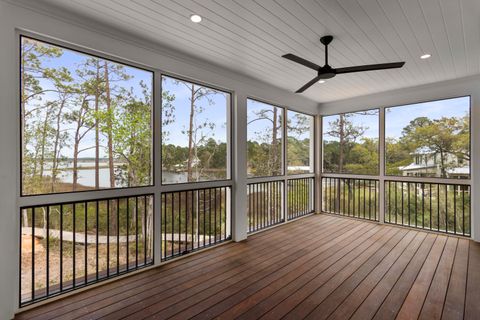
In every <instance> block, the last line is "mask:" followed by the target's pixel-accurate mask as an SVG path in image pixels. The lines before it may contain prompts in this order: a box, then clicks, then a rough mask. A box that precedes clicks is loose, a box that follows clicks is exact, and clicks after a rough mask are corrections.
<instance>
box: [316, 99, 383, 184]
mask: <svg viewBox="0 0 480 320" xmlns="http://www.w3.org/2000/svg"><path fill="white" fill-rule="evenodd" d="M382 109H384V107H373V108H368V109H360V110H354V111H349V112H340V113H332V114H324V115H321V117H320V121H321V123H320V125H321V132H320V147H321V151H322V152H321V155H320V156H321V158H320V174H321V175H322V176H327V175H332V177H333V175H336V176H338V177H340V176H345V177H360V178H362V177H379V176H381V175H382V172H381V171H382V169H381V163H380V161H381V159H382V156H381V154H380V153H381V145H382V141H381V140H382V137H381V131H382V130H381V127H382V119H381V118H382ZM372 110H378V115H377V116H378V142H377V157H378V160H377V161H378V162H377V163H378V165H377V173H376V174H364V173H362V174H360V173H350V172H329V171H325V168H324V154H325V148H324V144H323V143H324V139H323V130H324V125H323V119H324V118H325V117H330V116H339V115H341V114H348V113H357V112H368V111H372ZM384 132H385V131H384ZM383 138H384V137H383Z"/></svg>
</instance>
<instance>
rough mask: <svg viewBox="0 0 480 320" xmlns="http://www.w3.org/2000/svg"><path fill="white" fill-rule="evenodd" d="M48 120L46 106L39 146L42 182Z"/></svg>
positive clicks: (48, 110) (48, 113)
mask: <svg viewBox="0 0 480 320" xmlns="http://www.w3.org/2000/svg"><path fill="white" fill-rule="evenodd" d="M49 118H50V107H49V106H48V105H47V107H46V111H45V119H44V120H43V127H42V140H41V144H40V179H42V180H43V172H44V170H45V144H46V143H47V131H48V130H47V129H48V120H49ZM42 184H43V183H42Z"/></svg>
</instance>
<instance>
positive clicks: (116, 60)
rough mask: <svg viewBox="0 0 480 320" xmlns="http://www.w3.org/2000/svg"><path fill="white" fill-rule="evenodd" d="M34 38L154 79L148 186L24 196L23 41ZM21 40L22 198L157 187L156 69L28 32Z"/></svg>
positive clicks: (19, 42)
mask: <svg viewBox="0 0 480 320" xmlns="http://www.w3.org/2000/svg"><path fill="white" fill-rule="evenodd" d="M24 38H26V39H31V40H34V41H38V42H42V43H45V44H47V45H51V46H56V47H58V48H61V49H65V50H70V51H73V52H77V53H79V54H83V55H87V56H91V57H94V58H98V59H102V60H107V61H109V62H112V63H117V64H122V65H124V66H127V67H131V68H135V69H139V70H142V71H145V72H148V73H150V74H151V76H152V83H151V85H152V96H151V97H152V103H151V109H152V110H151V119H150V122H151V128H152V131H151V133H152V139H151V143H150V146H151V160H150V161H151V170H150V171H151V173H150V183H149V184H148V185H144V186H133V187H119V188H99V189H92V190H78V191H62V192H50V193H37V194H24V192H23V185H24V182H23V178H22V173H23V153H24V150H23V137H24V132H23V131H24V130H23V117H24V116H23V110H22V104H21V86H22V81H21V77H20V76H19V75H20V74H21V71H22V67H23V66H22V61H21V52H22V39H24ZM17 39H18V51H17V55H16V59H18V60H17V61H18V63H17V67H18V69H17V70H18V75H17V76H18V87H17V90H18V92H17V99H18V108H19V109H18V110H19V113H18V115H19V125H18V126H19V140H18V149H19V161H20V162H19V169H18V171H19V172H18V174H19V175H18V177H19V196H20V198H32V197H42V196H56V195H65V194H79V193H95V192H104V191H115V190H119V191H121V190H135V189H144V188H152V187H155V176H156V171H155V170H156V169H155V163H156V149H155V145H156V141H155V131H156V129H157V128H156V123H155V118H156V111H155V109H156V108H155V101H156V95H155V86H156V76H155V74H156V70H154V69H153V68H150V67H148V66H145V65H143V64H139V63H136V62H132V61H129V60H127V59H122V58H119V57H116V56H111V55H109V54H104V53H101V52H98V51H95V50H91V49H88V48H85V47H82V46H79V45H74V44H71V43H68V42H64V41H61V40H57V39H52V38H49V37H44V36H42V35H38V34H35V33H31V32H27V31H20V32H18V33H17Z"/></svg>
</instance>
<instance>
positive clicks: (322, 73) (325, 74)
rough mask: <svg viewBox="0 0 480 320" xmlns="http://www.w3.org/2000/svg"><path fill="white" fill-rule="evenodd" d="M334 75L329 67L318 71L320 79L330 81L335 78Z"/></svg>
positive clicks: (333, 71)
mask: <svg viewBox="0 0 480 320" xmlns="http://www.w3.org/2000/svg"><path fill="white" fill-rule="evenodd" d="M335 75H336V73H335V70H334V69H332V67H330V66H329V65H326V66H323V67H321V68H320V70H318V76H319V77H320V79H331V78H333V77H335Z"/></svg>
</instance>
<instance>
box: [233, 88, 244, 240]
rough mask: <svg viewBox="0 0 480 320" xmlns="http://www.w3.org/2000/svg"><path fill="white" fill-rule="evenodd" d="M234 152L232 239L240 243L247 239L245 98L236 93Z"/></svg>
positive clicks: (234, 106)
mask: <svg viewBox="0 0 480 320" xmlns="http://www.w3.org/2000/svg"><path fill="white" fill-rule="evenodd" d="M233 103H234V105H233V106H232V107H233V108H232V109H233V112H234V117H233V128H234V131H233V139H232V148H233V150H234V155H235V157H233V158H234V161H233V163H232V166H233V167H232V169H233V179H234V184H233V190H232V196H233V197H232V238H233V240H234V241H242V240H245V239H246V238H247V230H248V225H247V206H248V203H247V202H248V197H247V97H246V96H245V95H241V94H238V93H237V97H236V99H233Z"/></svg>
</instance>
